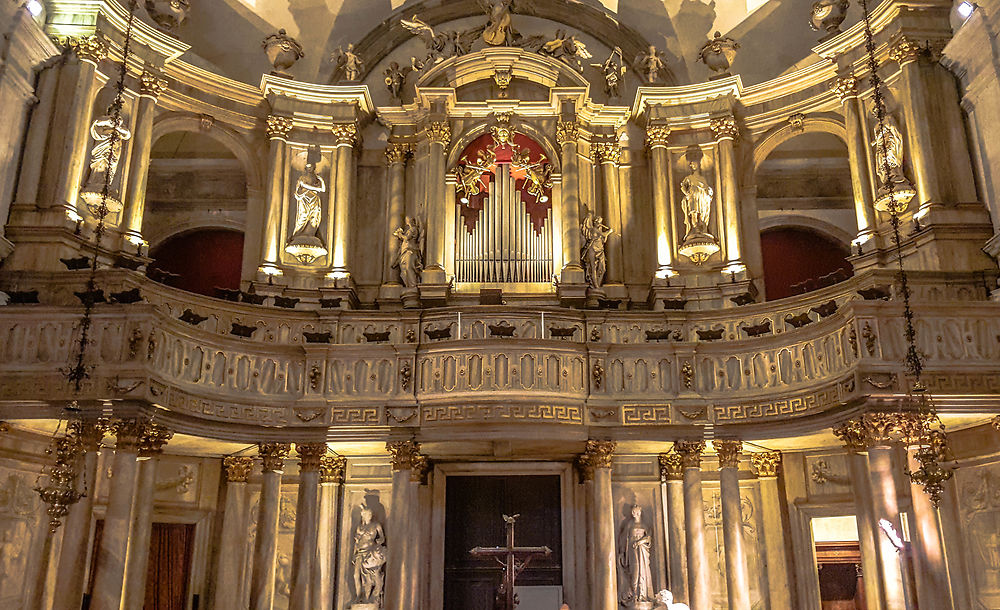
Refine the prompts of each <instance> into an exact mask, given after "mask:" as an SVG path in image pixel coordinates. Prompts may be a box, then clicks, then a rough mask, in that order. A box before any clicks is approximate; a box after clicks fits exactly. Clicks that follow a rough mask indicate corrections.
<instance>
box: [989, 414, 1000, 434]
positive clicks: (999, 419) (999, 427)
mask: <svg viewBox="0 0 1000 610" xmlns="http://www.w3.org/2000/svg"><path fill="white" fill-rule="evenodd" d="M990 423H991V424H992V425H993V429H994V430H996V431H998V432H1000V415H997V416H996V417H994V418H993V419H992V420H991V422H990Z"/></svg>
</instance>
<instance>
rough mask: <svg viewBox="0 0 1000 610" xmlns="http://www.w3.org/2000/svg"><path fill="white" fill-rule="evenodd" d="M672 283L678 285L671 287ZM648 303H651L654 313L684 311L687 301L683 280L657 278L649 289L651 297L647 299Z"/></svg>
mask: <svg viewBox="0 0 1000 610" xmlns="http://www.w3.org/2000/svg"><path fill="white" fill-rule="evenodd" d="M672 283H676V285H671V284H672ZM646 302H647V303H649V307H650V309H652V310H653V311H666V310H677V309H684V305H685V304H686V301H685V299H684V282H683V280H681V279H680V278H673V279H667V278H655V279H654V280H653V283H652V284H651V285H650V287H649V296H648V297H646ZM678 305H679V306H678Z"/></svg>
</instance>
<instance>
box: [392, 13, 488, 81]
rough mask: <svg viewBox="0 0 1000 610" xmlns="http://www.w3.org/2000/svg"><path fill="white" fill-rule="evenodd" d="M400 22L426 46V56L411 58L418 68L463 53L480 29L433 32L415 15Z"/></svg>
mask: <svg viewBox="0 0 1000 610" xmlns="http://www.w3.org/2000/svg"><path fill="white" fill-rule="evenodd" d="M400 24H401V25H402V26H403V27H404V28H406V29H407V30H408V31H409V32H411V33H413V34H415V35H416V36H417V37H419V38H420V39H421V40H423V41H424V45H425V46H426V47H427V57H426V58H425V59H423V60H420V59H417V58H413V59H411V64H412V65H413V67H414V68H415V69H418V70H423V69H424V68H427V67H430V66H433V65H434V64H437V63H439V62H441V61H444V60H445V59H448V58H449V57H455V56H458V55H465V54H466V53H468V52H469V51H470V50H472V43H473V42H474V41H475V39H476V37H477V36H478V35H479V32H480V31H481V30H480V29H473V30H469V31H465V32H459V31H457V30H449V31H447V32H435V31H434V28H432V27H431V26H430V25H429V24H428V23H426V22H425V21H423V20H422V19H420V17H417V16H416V15H414V16H413V18H412V19H402V20H401V21H400Z"/></svg>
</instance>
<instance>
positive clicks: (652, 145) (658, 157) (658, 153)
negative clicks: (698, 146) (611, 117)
mask: <svg viewBox="0 0 1000 610" xmlns="http://www.w3.org/2000/svg"><path fill="white" fill-rule="evenodd" d="M669 137H670V128H669V127H667V126H666V125H650V126H648V127H646V146H647V147H649V178H650V181H651V184H652V193H653V230H654V234H655V235H656V274H655V278H659V279H662V278H667V277H670V276H672V275H676V274H677V272H676V271H674V269H673V266H672V265H673V262H674V246H675V244H674V214H673V210H672V209H671V207H670V184H668V182H667V175H668V173H669V171H670V168H669V165H670V158H669V155H668V154H667V140H668V138H669Z"/></svg>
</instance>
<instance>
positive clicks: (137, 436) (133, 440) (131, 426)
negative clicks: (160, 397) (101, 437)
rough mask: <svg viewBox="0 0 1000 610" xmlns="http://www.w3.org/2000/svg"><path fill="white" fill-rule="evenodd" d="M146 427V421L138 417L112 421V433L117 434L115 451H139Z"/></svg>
mask: <svg viewBox="0 0 1000 610" xmlns="http://www.w3.org/2000/svg"><path fill="white" fill-rule="evenodd" d="M145 429H146V422H144V421H140V420H138V419H117V420H115V421H113V422H111V433H112V434H114V435H115V452H116V453H117V452H119V451H124V452H127V453H138V451H139V443H140V441H141V439H142V435H143V432H144V431H145Z"/></svg>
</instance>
